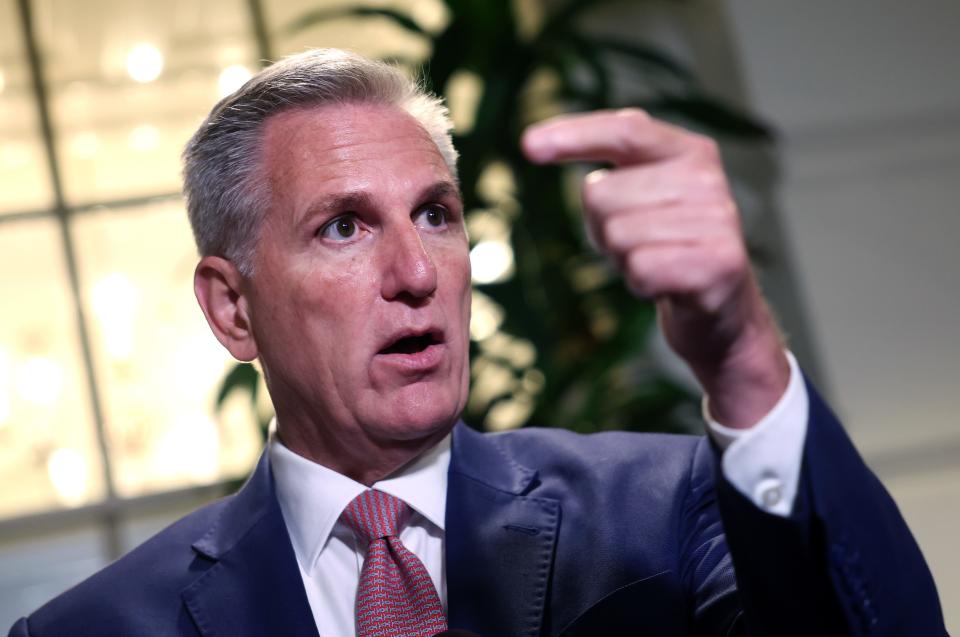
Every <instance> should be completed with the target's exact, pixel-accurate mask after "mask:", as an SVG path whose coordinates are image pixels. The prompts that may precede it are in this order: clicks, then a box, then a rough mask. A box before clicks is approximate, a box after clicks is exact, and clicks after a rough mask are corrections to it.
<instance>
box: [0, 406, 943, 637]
mask: <svg viewBox="0 0 960 637" xmlns="http://www.w3.org/2000/svg"><path fill="white" fill-rule="evenodd" d="M810 394H811V410H810V422H809V429H808V435H807V440H806V443H805V449H804V460H803V469H802V474H801V486H800V491H799V495H798V497H797V501H796V504H795V510H794V513H793V515H792V516H791V517H790V518H779V517H775V516H772V515H768V514H766V513H764V512H762V511H760V510H759V509H757V508H756V507H754V506H753V504H752V503H750V502H749V501H748V500H746V499H745V498H743V497H742V496H741V495H740V494H739V493H738V492H737V491H736V490H735V489H734V488H733V487H732V486H731V485H730V484H728V483H727V482H726V481H725V480H724V479H723V477H722V475H721V474H720V472H719V470H718V468H717V465H718V464H719V463H718V462H717V454H716V451H715V450H714V449H712V448H711V446H710V444H709V443H708V442H707V440H706V439H705V438H703V437H699V438H697V437H688V436H669V435H646V434H627V433H605V434H598V435H592V436H580V435H576V434H572V433H569V432H565V431H557V430H546V429H524V430H520V431H516V432H510V433H505V434H500V435H495V436H490V435H482V434H478V433H476V432H474V431H471V430H470V429H468V428H467V427H465V426H463V425H458V426H457V427H456V428H455V430H454V435H453V443H452V456H451V463H450V473H449V486H448V494H447V513H446V535H445V537H446V552H447V554H446V564H447V583H448V589H447V590H448V606H449V609H448V611H449V612H448V615H449V624H450V626H451V627H452V628H464V629H469V630H473V631H475V632H477V633H478V634H480V635H484V636H486V637H503V636H513V635H517V636H521V635H522V636H525V637H534V636H539V635H568V636H573V635H608V634H609V635H621V634H623V635H628V634H636V635H644V636H648V637H652V636H671V637H677V636H683V635H717V636H720V635H755V636H759V635H765V636H766V635H770V636H773V635H803V636H805V637H812V636H817V637H819V636H825V635H871V636H873V635H877V636H880V635H884V636H886V635H890V636H893V635H897V636H901V635H902V636H908V635H909V636H911V637H912V636H923V637H935V636H939V635H945V634H946V631H945V629H944V626H943V619H942V614H941V610H940V606H939V601H938V599H937V594H936V590H935V588H934V585H933V580H932V578H931V576H930V573H929V571H928V569H927V566H926V564H925V563H924V561H923V557H922V556H921V554H920V551H919V549H918V548H917V545H916V543H915V542H914V540H913V538H912V537H911V535H910V532H909V530H908V529H907V527H906V525H905V523H904V521H903V519H902V518H901V517H900V514H899V513H898V511H897V509H896V506H895V505H894V504H893V502H892V500H891V499H890V498H889V496H888V495H887V493H886V492H885V491H884V489H883V487H882V486H881V485H880V483H879V482H878V481H877V480H876V478H874V476H873V475H872V474H871V473H870V472H869V470H868V469H867V468H866V467H865V466H864V464H863V462H862V461H861V459H860V458H859V456H858V455H857V453H856V451H855V450H854V449H853V447H852V445H851V444H850V442H849V440H848V439H847V437H846V435H845V434H844V433H843V431H842V429H841V427H840V425H839V423H838V422H837V421H836V420H835V418H834V417H833V416H832V415H831V413H830V412H829V410H828V409H827V408H826V407H825V406H824V405H823V404H822V403H821V402H820V400H819V398H818V397H817V396H816V394H815V393H814V392H813V389H812V388H810ZM734 566H735V567H736V569H735V571H734ZM10 634H11V635H13V636H26V635H33V636H34V637H37V636H47V635H70V636H73V637H84V636H88V635H89V636H97V637H105V636H110V635H117V636H120V635H123V636H134V635H204V636H207V637H210V636H213V635H230V636H239V635H284V636H293V635H304V636H307V635H309V636H315V635H316V634H317V632H316V626H315V624H314V621H313V617H312V615H311V611H310V608H309V605H308V602H307V598H306V594H305V592H304V589H303V584H302V581H301V579H300V574H299V571H298V568H297V565H296V558H295V556H294V552H293V548H292V546H291V543H290V538H289V535H288V534H287V529H286V526H285V524H284V521H283V517H282V514H281V512H280V508H279V505H278V503H277V499H276V495H275V493H274V487H273V478H272V474H271V471H270V467H269V463H268V460H267V454H264V457H263V459H261V461H260V464H259V466H258V467H257V469H256V471H255V473H254V474H253V476H252V477H251V478H250V480H249V481H248V482H247V484H246V485H245V486H244V487H243V489H242V490H241V491H240V492H239V493H237V494H236V495H234V496H232V497H229V498H226V499H224V500H221V501H219V502H216V503H214V504H211V505H209V506H207V507H205V508H203V509H200V510H199V511H196V512H194V513H193V514H191V515H189V516H187V517H186V518H184V519H182V520H180V521H179V522H176V523H175V524H173V525H172V526H171V527H169V528H168V529H166V530H164V531H162V532H161V533H160V534H158V535H157V536H155V537H154V538H152V539H151V540H149V541H147V542H146V543H145V544H143V545H141V546H140V547H138V548H136V549H134V550H133V551H132V552H131V553H130V554H128V555H127V556H125V557H123V558H121V559H120V560H118V561H117V562H116V563H114V564H113V565H111V566H109V567H107V568H106V569H104V570H103V571H101V572H99V573H97V574H96V575H94V576H93V577H91V578H90V579H88V580H86V581H85V582H83V583H81V584H80V585H78V586H77V587H75V588H73V589H71V590H70V591H68V592H66V593H64V594H63V595H61V596H60V597H58V598H56V599H54V600H53V601H51V602H49V603H48V604H46V605H45V606H43V607H42V608H41V609H39V610H38V611H36V612H35V613H33V614H32V615H30V616H29V617H28V618H24V619H21V620H20V621H19V622H18V623H17V624H16V625H15V626H14V627H13V629H12V630H11V633H10Z"/></svg>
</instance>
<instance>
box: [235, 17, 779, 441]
mask: <svg viewBox="0 0 960 637" xmlns="http://www.w3.org/2000/svg"><path fill="white" fill-rule="evenodd" d="M604 3H605V2H604V1H603V0H594V1H592V2H591V1H588V0H567V1H566V2H563V3H558V4H557V5H556V7H555V8H554V10H553V11H551V12H550V13H549V14H547V15H545V16H544V18H543V20H542V23H541V24H540V25H539V27H538V28H534V29H529V28H528V27H527V28H523V27H522V26H521V24H519V22H518V17H517V15H516V14H515V12H514V7H515V5H516V3H513V2H510V1H509V0H446V5H447V7H448V9H449V15H450V20H449V22H448V23H447V24H446V26H445V27H443V28H442V29H440V30H439V31H437V32H431V31H429V30H427V29H425V28H424V27H422V26H420V24H419V23H418V22H416V21H415V20H414V19H413V18H412V17H411V16H408V15H406V14H403V13H401V12H399V11H396V10H393V9H387V8H382V7H370V6H354V7H347V8H336V9H318V10H315V11H311V12H309V13H307V14H305V15H303V16H301V17H300V18H298V19H297V20H295V21H294V22H293V23H291V24H290V25H289V26H287V27H286V31H287V32H288V33H290V34H292V33H297V32H300V31H302V30H304V29H307V28H309V27H312V26H314V25H316V24H318V23H322V22H326V21H329V20H342V19H353V20H357V19H361V20H364V19H381V20H389V21H392V22H393V23H394V24H395V25H396V26H398V27H399V28H401V29H405V30H407V31H409V32H412V33H414V34H416V36H418V37H420V38H423V39H425V40H426V41H427V42H429V44H430V48H431V51H432V53H431V55H430V57H429V59H428V60H426V61H423V62H422V76H423V79H424V81H425V82H426V83H427V85H428V87H429V88H431V89H432V90H433V91H435V92H437V93H439V94H447V93H449V92H450V91H451V90H452V88H453V86H454V84H455V83H456V82H459V81H462V80H463V78H469V79H470V80H471V81H472V83H473V84H474V85H475V86H478V87H480V89H481V90H480V92H479V98H478V100H477V103H476V110H475V114H474V117H473V121H472V125H471V126H470V127H469V128H468V129H466V130H458V131H457V133H456V135H455V140H454V141H455V143H456V146H457V148H458V149H459V150H460V153H461V159H460V165H459V170H460V181H461V187H462V191H463V197H464V203H465V209H466V210H467V211H469V212H468V227H469V228H470V230H471V237H472V240H473V241H474V242H475V243H476V242H479V241H484V240H488V239H490V238H491V237H492V238H493V239H494V240H496V241H503V242H507V243H508V245H509V246H510V249H511V251H512V255H513V259H514V267H513V272H512V274H511V275H510V276H503V277H499V278H498V279H497V280H496V281H495V282H490V283H486V284H480V283H478V284H477V285H476V286H475V291H476V292H479V294H477V302H476V303H475V312H477V311H479V312H483V313H485V314H484V315H485V316H486V317H487V319H488V320H487V323H488V324H489V326H491V327H495V329H492V330H491V329H486V330H484V333H483V334H479V335H477V336H478V339H477V340H476V341H475V342H474V343H473V344H472V347H471V349H472V351H471V355H472V360H473V367H472V370H473V377H474V388H473V393H472V395H471V400H470V402H469V404H468V406H467V410H466V413H465V414H464V418H465V420H466V421H467V422H468V423H470V424H471V425H473V426H475V427H478V428H484V426H487V427H493V428H499V427H504V426H518V425H526V424H537V425H548V426H559V427H566V428H570V429H574V430H578V431H596V430H600V429H630V430H650V429H658V430H677V429H682V428H684V427H685V422H688V421H684V420H683V419H681V418H678V416H677V414H678V413H679V411H678V409H679V408H681V407H682V406H687V407H689V406H691V404H692V403H693V402H694V397H693V396H691V395H690V393H689V392H688V391H686V390H685V389H683V388H682V387H681V386H679V385H677V384H676V383H674V382H672V381H671V380H669V379H668V377H666V376H665V375H664V374H663V373H661V372H660V371H659V370H658V368H657V366H656V365H655V364H654V363H653V361H652V360H651V358H650V356H649V353H648V352H647V349H648V344H649V336H650V333H651V330H652V329H653V327H654V323H655V319H656V316H655V311H654V308H653V306H652V304H651V303H649V302H641V301H638V300H636V299H635V298H633V297H632V296H630V294H629V293H628V292H627V291H626V290H625V288H624V286H623V285H622V283H621V281H620V280H619V278H618V277H617V276H616V274H615V272H614V271H613V269H612V268H610V267H609V266H608V264H607V263H605V262H604V261H603V260H602V259H601V258H600V257H599V256H597V255H596V254H594V253H593V252H592V251H591V250H590V249H589V248H588V247H587V244H586V241H585V237H584V234H583V227H582V222H581V220H580V214H579V211H578V207H577V205H576V203H575V202H574V201H572V200H573V199H574V198H573V197H571V196H570V191H571V188H570V184H571V180H570V179H569V178H568V177H569V175H570V170H569V169H563V168H558V167H549V166H548V167H538V166H533V165H531V164H529V163H528V162H527V161H526V160H525V159H524V158H523V157H522V155H521V153H520V149H519V145H518V140H519V138H520V134H521V132H522V130H523V129H524V128H525V127H526V125H527V124H529V123H530V122H531V121H532V120H533V119H534V118H535V117H536V112H537V111H540V112H543V111H544V110H550V111H558V110H561V109H568V110H587V109H598V108H610V107H615V106H625V105H628V104H629V105H635V106H639V107H641V108H644V109H646V110H648V111H649V112H651V113H653V114H655V115H658V116H661V117H666V118H670V119H680V120H683V121H684V122H685V123H686V124H688V125H693V126H695V127H700V128H702V129H705V130H707V131H708V132H711V133H714V134H719V135H728V136H736V137H739V138H747V139H754V140H767V139H769V138H770V137H771V134H770V131H769V130H768V129H767V128H766V127H765V126H764V125H763V124H762V123H759V122H757V121H756V120H755V119H753V118H751V117H749V116H747V115H745V114H742V113H740V112H738V111H737V110H736V109H735V108H732V107H730V106H727V105H725V104H723V103H722V102H720V101H718V100H716V99H714V98H712V97H711V96H710V95H708V94H706V93H705V92H704V91H703V90H702V88H701V86H700V85H699V83H698V82H697V80H696V78H695V77H694V75H693V73H692V72H691V71H690V70H689V69H687V68H686V67H685V66H684V65H683V64H681V63H679V62H677V61H676V60H675V59H673V58H672V57H671V56H670V55H668V54H667V53H665V52H663V51H662V50H660V49H658V48H656V47H654V46H651V45H647V44H644V43H641V42H631V41H624V40H620V39H615V38H609V37H598V36H592V35H590V34H588V33H586V32H584V31H583V30H582V29H579V28H578V26H577V21H578V19H579V18H580V17H581V14H582V13H584V12H585V11H587V10H589V9H591V8H593V7H596V6H597V5H599V4H604ZM617 58H619V59H621V60H622V61H625V62H628V63H629V65H630V68H632V69H633V70H634V72H635V73H636V74H637V78H636V80H637V81H636V82H635V86H636V87H637V88H638V89H642V90H638V94H637V95H635V96H632V97H631V96H627V97H625V98H618V97H617V96H616V95H615V94H614V90H613V89H614V82H613V80H612V70H611V66H612V64H611V63H612V60H614V59H617ZM395 61H396V60H395ZM399 62H404V61H402V60H400V61H399ZM406 63H410V62H409V61H406ZM412 64H413V65H414V66H420V62H419V61H414V62H413V63H412ZM538 87H539V88H538ZM544 87H546V88H544ZM491 183H493V184H494V185H493V186H491ZM497 183H499V184H500V186H499V187H497V186H496V184H497ZM479 337H483V338H479ZM242 367H243V366H239V367H237V368H236V369H234V370H233V371H231V372H230V374H229V375H228V376H227V377H226V379H225V381H224V384H223V387H222V391H221V393H220V398H219V400H218V405H219V404H221V403H222V401H223V400H224V399H225V397H226V396H227V395H228V394H229V393H230V392H231V391H233V390H235V389H238V388H246V389H248V390H251V391H252V394H251V395H252V397H253V399H254V400H256V393H255V390H253V388H254V387H255V386H256V383H257V378H256V375H255V373H254V372H253V371H252V368H251V369H249V370H247V371H241V368H242ZM688 411H689V410H688Z"/></svg>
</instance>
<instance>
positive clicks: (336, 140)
mask: <svg viewBox="0 0 960 637" xmlns="http://www.w3.org/2000/svg"><path fill="white" fill-rule="evenodd" d="M263 131H264V132H263V143H264V150H265V151H266V152H268V153H270V152H271V151H280V152H283V151H289V150H291V149H300V150H301V151H309V152H310V153H312V154H313V155H316V156H318V157H323V156H325V155H330V156H331V158H334V157H336V158H339V157H341V156H342V155H345V154H346V155H347V156H349V154H352V153H338V151H340V150H355V149H362V148H363V147H364V146H371V145H377V144H387V143H394V144H397V145H406V146H409V147H410V149H412V150H413V149H418V150H421V151H425V152H428V153H430V152H435V153H436V155H437V156H438V158H439V159H440V160H441V161H442V155H440V151H439V149H438V148H437V147H436V143H434V141H433V139H432V138H431V137H430V135H429V134H428V133H427V131H426V130H425V129H424V128H423V126H422V125H421V124H420V123H419V122H418V121H417V120H416V119H415V118H414V117H413V116H412V115H410V114H409V113H407V112H406V111H404V110H402V109H400V108H399V107H397V106H393V105H389V104H368V103H352V102H347V103H334V104H321V105H316V106H308V107H297V108H292V109H287V110H284V111H281V112H279V113H277V114H275V115H272V116H270V117H269V118H268V119H267V120H266V122H265V123H264V127H263ZM371 152H375V149H371Z"/></svg>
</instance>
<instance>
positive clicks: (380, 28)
mask: <svg viewBox="0 0 960 637" xmlns="http://www.w3.org/2000/svg"><path fill="white" fill-rule="evenodd" d="M357 4H358V3H357V2H353V1H352V0H325V1H319V2H318V1H317V0H287V1H286V2H268V3H265V7H264V11H265V13H266V20H267V22H268V26H269V31H270V33H271V35H272V36H273V42H274V46H273V48H274V54H275V55H277V56H282V55H290V54H292V53H299V52H300V51H303V50H305V49H308V48H311V47H315V46H329V47H338V48H342V49H350V50H352V51H356V52H357V53H362V54H364V55H368V56H371V57H384V58H386V57H396V58H398V59H402V60H409V61H414V62H419V61H420V60H422V59H423V58H425V57H426V56H427V54H429V52H430V46H429V43H428V42H427V40H426V39H425V38H422V37H420V36H418V35H417V34H415V33H411V32H410V31H408V30H406V29H404V28H402V27H398V26H397V25H396V24H395V23H394V22H392V21H391V20H389V19H388V18H380V17H376V18H364V19H356V18H341V19H336V20H328V21H325V22H322V23H317V24H313V25H311V26H309V27H307V28H305V29H301V30H299V31H297V32H296V33H293V34H290V33H289V32H288V30H287V27H288V26H290V25H291V24H293V23H294V22H295V21H296V20H298V19H299V18H302V17H304V16H306V15H308V14H309V13H311V12H314V11H316V10H317V9H321V8H329V9H335V8H338V7H353V6H356V5H357ZM376 6H382V7H387V8H392V9H396V10H397V11H399V12H401V13H403V14H405V15H408V16H410V17H411V18H413V20H415V21H416V22H417V24H418V25H420V26H421V27H423V28H425V29H427V30H430V31H433V30H436V29H439V28H440V27H442V26H443V25H445V24H446V22H447V19H448V16H447V11H446V5H445V3H443V2H442V1H441V0H391V1H387V2H378V3H376Z"/></svg>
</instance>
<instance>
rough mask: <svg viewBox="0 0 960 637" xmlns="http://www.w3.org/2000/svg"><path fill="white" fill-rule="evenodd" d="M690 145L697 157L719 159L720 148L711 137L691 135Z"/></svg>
mask: <svg viewBox="0 0 960 637" xmlns="http://www.w3.org/2000/svg"><path fill="white" fill-rule="evenodd" d="M692 144H693V148H694V150H695V152H696V153H697V154H698V155H700V156H702V157H704V158H706V159H710V160H719V159H720V146H719V145H718V144H717V142H716V140H715V139H713V138H712V137H707V136H706V135H700V134H696V133H695V134H693V141H692Z"/></svg>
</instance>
